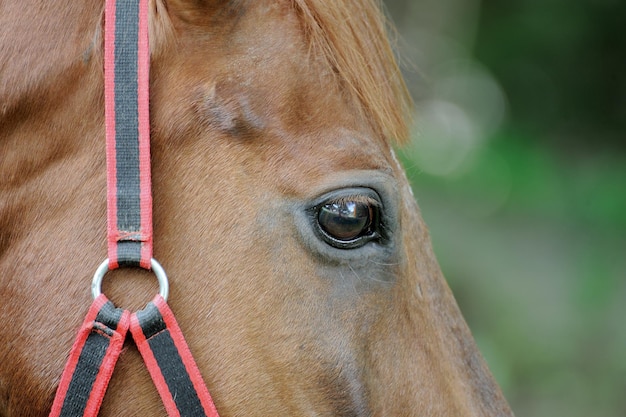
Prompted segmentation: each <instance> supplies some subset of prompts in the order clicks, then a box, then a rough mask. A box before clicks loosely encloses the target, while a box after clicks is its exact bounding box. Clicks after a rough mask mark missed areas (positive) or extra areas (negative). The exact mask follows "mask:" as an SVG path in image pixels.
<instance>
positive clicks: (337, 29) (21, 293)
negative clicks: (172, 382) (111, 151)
mask: <svg viewBox="0 0 626 417" xmlns="http://www.w3.org/2000/svg"><path fill="white" fill-rule="evenodd" d="M102 30H103V1H102V0H84V1H75V0H56V1H38V0H4V1H2V2H0V322H1V323H2V326H1V327H0V329H1V330H0V357H1V358H2V361H1V362H0V363H1V365H0V416H2V417H9V416H42V415H47V413H48V412H49V409H50V406H51V403H52V398H53V396H54V392H55V389H56V386H57V384H58V382H59V378H60V375H61V371H62V369H63V366H64V363H65V360H66V357H67V353H68V351H69V349H70V347H71V345H72V340H73V338H74V336H75V332H76V330H77V328H78V326H79V325H80V323H81V322H82V318H83V317H84V314H85V312H86V310H87V308H88V307H89V305H90V303H91V300H90V291H89V285H90V281H91V276H92V274H93V271H94V270H95V268H96V267H97V266H98V265H99V264H100V262H101V261H102V259H103V258H104V257H105V256H106V202H105V195H106V174H105V153H104V110H103V109H104V104H103V102H104V99H103V69H102V68H103V64H102V59H103V58H102V54H103V52H102V38H103V36H102ZM150 37H151V62H152V63H151V66H152V69H151V93H150V94H151V96H150V101H151V130H152V154H153V168H152V170H153V190H154V191H153V193H154V224H155V257H156V258H157V259H159V261H160V262H161V263H162V264H163V265H164V267H165V268H166V270H167V272H168V275H169V277H170V283H171V292H170V305H171V306H172V309H173V310H174V311H175V313H176V315H177V318H178V321H179V323H180V325H181V328H182V329H183V331H184V333H185V336H186V338H187V341H188V343H189V345H190V348H191V351H192V352H193V353H194V355H195V359H196V361H197V362H198V364H199V367H200V370H201V372H202V374H203V376H204V379H205V380H206V382H207V385H208V387H209V390H210V391H211V394H212V396H213V398H214V400H215V403H216V406H217V409H218V411H219V412H220V415H221V416H222V417H231V416H257V415H258V416H330V415H333V416H391V415H396V416H511V415H512V413H511V411H510V410H509V408H508V406H507V404H506V401H505V400H504V399H503V397H502V394H501V392H500V390H499V388H498V387H497V385H496V384H495V382H494V381H493V379H492V376H491V375H490V373H489V371H488V370H487V368H486V366H485V364H484V361H483V359H482V358H481V356H480V354H479V352H478V351H477V348H476V346H475V344H474V341H473V339H472V337H471V334H470V332H469V330H468V328H467V326H466V324H465V322H464V321H463V319H462V317H461V314H460V312H459V310H458V308H457V306H456V303H455V301H454V299H453V297H452V295H451V293H450V291H449V289H448V287H447V286H446V284H445V282H444V279H443V277H442V274H441V272H440V269H439V266H438V265H437V262H436V260H435V257H434V255H433V253H432V249H431V245H430V242H429V237H428V232H427V229H426V227H425V225H424V223H423V221H422V219H421V217H420V214H419V211H418V208H417V206H416V204H415V202H414V199H413V196H412V194H411V191H410V188H409V185H408V182H407V180H406V178H405V176H404V174H403V171H402V169H401V167H400V166H399V165H398V163H397V161H396V159H395V157H394V154H393V151H392V150H391V147H390V146H391V145H392V144H393V143H398V142H402V141H404V140H405V138H406V136H407V117H406V116H407V114H408V113H409V111H410V105H409V99H408V96H407V93H406V90H405V87H404V84H403V81H402V79H401V77H400V75H399V71H398V69H397V66H396V64H395V62H394V59H393V54H392V52H391V48H390V46H389V42H388V41H387V38H386V35H385V19H384V17H383V16H382V14H381V13H380V10H379V5H378V3H377V1H375V0H358V1H357V0H342V1H338V0H332V1H327V0H254V1H246V0H230V1H220V0H153V1H152V3H151V16H150ZM155 290H156V284H154V283H153V278H152V276H151V274H150V273H148V272H141V271H135V270H133V269H123V270H118V271H115V272H111V273H109V274H107V277H106V279H105V285H104V292H105V293H106V294H107V295H108V296H109V298H111V299H112V300H113V301H114V302H115V303H116V304H118V305H123V306H125V307H128V308H131V309H132V308H140V307H142V306H143V305H144V304H145V302H146V301H148V300H149V299H151V298H152V295H153V294H154V292H155ZM163 414H164V410H163V406H162V405H161V403H160V400H159V399H158V396H157V393H156V390H155V388H154V386H153V385H152V383H151V381H150V378H149V376H148V373H147V371H146V370H145V366H144V365H143V364H142V362H141V359H140V357H139V355H138V353H137V351H136V348H135V347H134V346H133V345H132V344H131V343H129V344H128V345H127V346H126V348H125V351H124V352H123V353H122V355H121V358H120V361H119V363H118V365H117V368H116V370H115V373H114V375H113V379H112V383H111V386H110V388H109V390H108V392H107V395H106V397H105V400H104V404H103V408H102V412H101V415H104V416H152V415H163Z"/></svg>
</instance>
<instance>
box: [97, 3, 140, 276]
mask: <svg viewBox="0 0 626 417" xmlns="http://www.w3.org/2000/svg"><path fill="white" fill-rule="evenodd" d="M119 3H120V4H119V7H118V5H117V4H116V0H107V1H106V4H105V34H104V75H105V77H104V78H105V88H104V91H105V125H106V149H107V151H106V154H107V190H108V193H107V194H108V195H107V197H108V198H107V202H108V203H107V213H108V239H107V240H108V258H109V269H115V268H117V267H118V266H119V264H120V263H126V264H131V265H139V266H141V267H143V268H146V269H150V260H151V258H152V193H151V178H150V116H149V72H150V46H149V41H148V0H125V1H120V2H119ZM137 22H138V24H137Z"/></svg>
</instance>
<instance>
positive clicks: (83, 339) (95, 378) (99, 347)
mask: <svg viewBox="0 0 626 417" xmlns="http://www.w3.org/2000/svg"><path fill="white" fill-rule="evenodd" d="M129 323H130V313H129V312H128V311H123V310H121V309H118V308H115V307H114V306H113V303H111V302H110V301H108V300H107V298H106V297H105V296H104V295H100V296H99V297H98V298H96V300H95V301H94V302H93V304H92V305H91V308H90V309H89V312H88V313H87V317H86V318H85V321H84V323H83V325H82V327H81V329H80V331H79V332H78V336H77V337H76V340H75V342H74V346H72V350H71V352H70V357H69V359H68V361H67V364H66V366H65V370H64V371H63V374H62V375H61V382H60V383H59V387H58V388H57V392H56V396H55V398H54V403H53V405H52V411H51V412H50V417H76V416H95V415H97V414H98V410H99V409H100V405H101V404H102V399H103V398H104V393H105V391H106V388H107V385H108V384H109V380H110V379H111V375H112V374H113V368H114V367H115V363H116V361H117V358H118V357H119V355H120V352H121V350H122V347H123V345H124V338H125V337H126V332H127V331H128V326H129Z"/></svg>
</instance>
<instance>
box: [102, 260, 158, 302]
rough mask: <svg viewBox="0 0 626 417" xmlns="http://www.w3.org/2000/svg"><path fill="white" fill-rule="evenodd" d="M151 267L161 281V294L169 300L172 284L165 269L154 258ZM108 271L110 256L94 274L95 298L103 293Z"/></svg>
mask: <svg viewBox="0 0 626 417" xmlns="http://www.w3.org/2000/svg"><path fill="white" fill-rule="evenodd" d="M150 269H152V272H154V275H156V278H157V281H158V282H159V295H160V296H161V297H163V299H164V300H165V301H167V296H168V295H169V292H170V285H169V283H168V281H167V275H166V274H165V270H164V269H163V267H162V266H161V264H160V263H158V262H157V261H156V259H154V258H152V259H151V260H150ZM107 272H109V259H108V258H107V259H105V260H104V262H102V263H101V264H100V266H99V267H98V269H96V273H95V274H94V275H93V281H91V295H92V296H93V298H94V299H96V298H98V297H99V296H100V294H102V279H103V278H104V276H105V275H106V273H107Z"/></svg>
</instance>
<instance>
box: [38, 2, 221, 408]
mask: <svg viewBox="0 0 626 417" xmlns="http://www.w3.org/2000/svg"><path fill="white" fill-rule="evenodd" d="M104 44H105V47H104V55H105V57H104V74H105V90H104V92H105V124H106V139H107V140H106V143H107V145H106V148H107V152H106V153H107V173H108V174H107V201H108V203H107V212H108V233H107V235H108V236H107V237H108V239H107V240H108V255H109V262H108V269H115V268H117V267H119V266H120V265H123V266H127V265H128V266H141V267H143V268H146V269H150V268H151V265H155V273H156V275H157V278H158V279H159V286H160V287H161V289H160V291H161V293H163V294H167V291H166V288H167V277H166V276H165V272H163V271H162V270H161V272H159V271H158V270H157V269H161V268H160V266H159V268H156V266H158V262H156V261H154V260H153V259H152V195H151V184H150V126H149V114H148V113H149V108H148V104H149V103H148V90H149V80H148V72H149V62H150V50H149V46H148V0H117V1H116V0H106V5H105V41H104ZM103 265H104V267H105V268H104V270H102V271H101V269H102V266H101V267H100V268H98V270H97V271H96V275H95V276H94V282H93V284H92V285H95V287H93V286H92V291H94V288H95V290H96V291H95V292H94V297H96V299H95V301H94V303H93V304H92V306H91V308H90V309H89V312H88V314H87V317H86V318H85V321H84V323H83V326H82V327H81V329H80V331H79V333H78V336H77V338H76V341H75V342H74V345H73V347H72V350H71V352H70V357H69V359H68V362H67V364H66V367H65V369H64V371H63V375H62V376H61V381H60V384H59V387H58V388H57V393H56V396H55V399H54V404H53V407H52V411H51V412H50V416H51V417H75V416H83V417H93V416H96V415H97V414H98V410H99V409H100V405H101V404H102V400H103V398H104V394H105V391H106V388H107V385H108V383H109V380H110V378H111V375H112V374H113V369H114V367H115V363H116V361H117V358H118V357H119V355H120V352H121V350H122V347H123V344H124V338H125V337H126V333H127V331H128V329H129V328H130V330H131V333H132V335H133V338H134V339H135V343H136V344H137V348H138V349H139V352H140V353H141V355H142V357H143V359H144V361H145V363H146V365H147V366H148V370H149V371H150V375H151V376H152V379H153V381H154V383H155V384H156V387H157V390H158V392H159V394H160V395H161V399H162V400H163V403H164V405H165V409H166V410H167V413H168V415H169V416H170V417H179V416H182V417H219V416H218V414H217V411H216V409H215V405H214V404H213V400H212V399H211V396H210V395H209V392H208V390H207V388H206V385H205V384H204V381H203V380H202V376H201V375H200V371H199V370H198V367H197V365H196V363H195V361H194V360H193V357H192V356H191V352H190V351H189V347H188V346H187V343H186V342H185V339H184V338H183V335H182V332H181V331H180V328H179V327H178V324H177V323H176V320H175V319H174V315H173V313H172V311H171V310H170V308H169V307H168V305H167V303H166V302H165V299H164V298H163V297H166V295H164V296H163V297H162V296H161V295H157V297H156V298H155V299H154V301H153V302H151V303H149V304H148V306H147V307H146V309H145V310H142V311H140V312H137V313H135V314H133V315H131V314H130V313H129V312H128V311H126V310H121V309H117V308H115V307H114V306H113V304H112V303H111V302H110V301H108V300H107V298H106V297H105V296H104V295H102V294H100V284H101V281H102V277H103V276H104V274H105V273H106V262H105V263H104V264H103ZM98 294H99V295H98Z"/></svg>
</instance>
